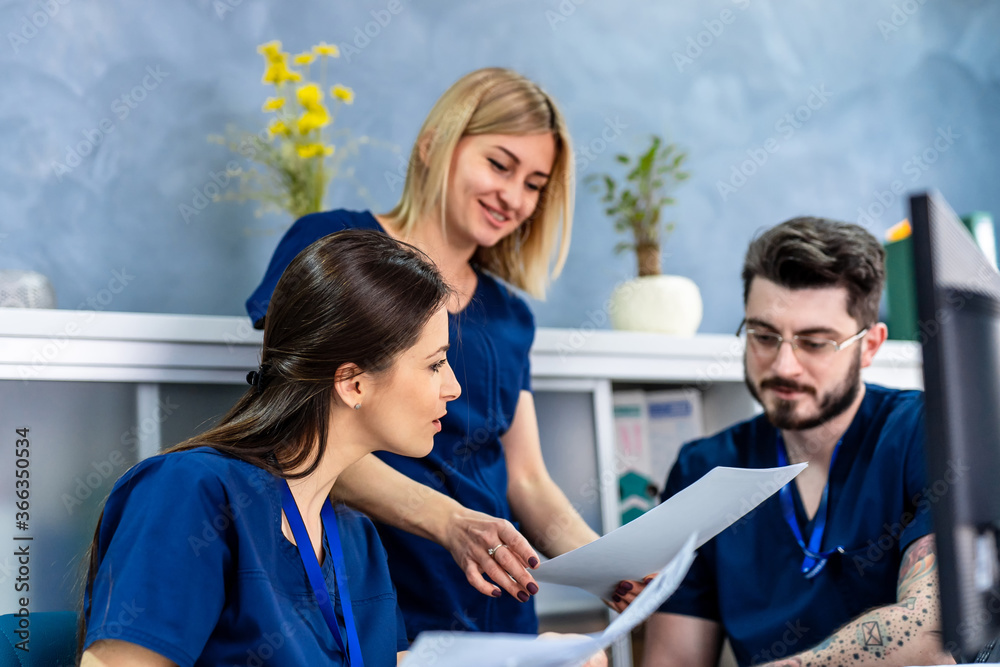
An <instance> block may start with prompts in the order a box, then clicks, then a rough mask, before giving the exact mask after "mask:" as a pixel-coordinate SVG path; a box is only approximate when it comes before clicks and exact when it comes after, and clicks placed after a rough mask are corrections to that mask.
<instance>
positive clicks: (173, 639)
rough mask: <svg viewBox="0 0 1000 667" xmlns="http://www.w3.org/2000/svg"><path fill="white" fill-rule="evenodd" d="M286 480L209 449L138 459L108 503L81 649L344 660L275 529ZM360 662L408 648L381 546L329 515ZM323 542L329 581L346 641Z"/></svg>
mask: <svg viewBox="0 0 1000 667" xmlns="http://www.w3.org/2000/svg"><path fill="white" fill-rule="evenodd" d="M281 484H282V481H281V480H279V479H278V478H276V477H274V476H273V475H271V474H270V473H268V472H266V471H264V470H262V469H260V468H258V467H256V466H254V465H252V464H249V463H246V462H243V461H239V460H237V459H234V458H231V457H229V456H225V455H222V454H220V453H219V452H217V451H215V450H214V449H211V448H208V447H201V448H198V449H194V450H190V451H185V452H175V453H170V454H161V455H159V456H154V457H151V458H148V459H146V460H144V461H141V462H140V463H139V464H137V465H136V466H134V467H133V468H131V469H130V470H129V471H128V472H126V473H125V474H124V475H122V477H121V478H120V479H119V480H118V482H117V483H116V484H115V487H114V489H113V490H112V491H111V496H110V497H109V498H108V501H107V504H106V505H105V508H104V517H103V519H102V521H101V526H100V532H99V539H98V545H97V547H98V551H97V557H98V569H97V574H96V577H95V579H94V584H93V591H92V594H91V595H89V596H88V597H87V600H86V603H85V604H86V605H87V607H86V609H88V610H89V613H88V620H87V637H86V642H85V644H86V646H89V645H90V644H92V643H93V642H95V641H98V640H100V639H118V640H122V641H127V642H131V643H133V644H138V645H140V646H144V647H146V648H148V649H150V650H152V651H155V652H157V653H159V654H160V655H163V656H165V657H167V658H169V659H170V660H172V661H173V662H175V663H177V664H178V665H180V666H181V667H188V666H190V665H247V664H257V665H289V666H295V665H302V666H305V665H318V664H324V665H341V664H345V663H346V661H345V659H344V655H343V653H342V652H341V650H340V648H339V647H338V645H337V642H336V640H335V639H334V637H333V634H332V633H331V632H330V628H329V626H327V624H326V621H325V620H324V618H323V615H322V612H321V611H320V609H319V606H318V604H317V603H316V597H315V594H314V593H313V590H312V587H311V586H310V585H309V581H308V579H307V577H306V571H305V567H304V566H303V564H302V559H301V557H300V555H299V552H298V549H297V548H296V546H295V545H294V544H292V543H291V542H289V541H288V540H287V539H286V538H285V536H284V535H283V534H282V532H281V486H280V485H281ZM337 525H338V527H339V532H340V539H341V546H342V549H343V552H344V565H345V568H346V570H347V581H348V584H347V586H348V588H349V589H350V594H351V602H352V607H353V610H354V617H355V623H356V627H357V630H358V635H359V637H360V641H361V652H362V654H363V656H364V662H365V664H366V665H371V666H372V667H380V666H383V665H395V664H396V652H397V651H404V650H406V649H407V648H408V645H409V644H408V642H407V640H406V631H405V628H404V627H403V619H402V616H401V614H400V613H399V607H398V605H397V603H396V594H395V591H394V590H393V587H392V580H391V578H390V577H389V569H388V567H387V564H386V557H385V550H384V549H383V548H382V545H381V544H380V543H379V538H378V534H377V533H376V531H375V528H374V526H373V525H372V523H371V521H369V520H368V519H367V518H366V517H365V516H363V515H361V514H359V513H357V512H354V511H352V510H347V509H345V508H340V509H339V510H338V512H337ZM326 538H327V536H326V535H325V534H324V536H323V545H324V547H323V548H324V550H325V552H326V553H325V558H324V560H323V565H322V571H323V578H324V579H325V581H326V584H327V588H328V590H329V591H330V593H331V596H332V597H333V599H334V608H335V611H336V614H337V617H338V619H339V621H340V625H341V636H344V637H346V636H347V635H346V634H345V630H344V627H343V624H344V619H343V613H342V611H341V605H340V594H339V591H337V586H336V579H335V576H334V570H333V558H332V557H331V555H330V551H329V544H328V542H327V539H326Z"/></svg>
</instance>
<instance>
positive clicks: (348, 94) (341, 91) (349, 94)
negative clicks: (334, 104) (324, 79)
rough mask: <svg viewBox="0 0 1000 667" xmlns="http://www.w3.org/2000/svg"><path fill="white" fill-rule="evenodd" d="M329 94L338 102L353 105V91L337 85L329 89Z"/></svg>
mask: <svg viewBox="0 0 1000 667" xmlns="http://www.w3.org/2000/svg"><path fill="white" fill-rule="evenodd" d="M330 94H331V95H333V96H334V97H336V98H337V99H338V100H343V101H344V102H345V103H346V104H353V103H354V91H353V90H351V89H350V88H348V87H347V86H342V85H340V84H339V83H338V84H337V85H336V86H334V87H333V88H331V89H330Z"/></svg>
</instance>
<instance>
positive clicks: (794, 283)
mask: <svg viewBox="0 0 1000 667" xmlns="http://www.w3.org/2000/svg"><path fill="white" fill-rule="evenodd" d="M757 277H760V278H765V279H767V280H770V281H771V282H773V283H776V284H778V285H780V286H782V287H785V288H787V289H805V288H811V287H837V286H843V287H846V288H847V312H848V314H849V315H850V316H851V317H853V318H854V319H855V320H857V321H858V324H859V325H861V326H863V327H870V326H871V325H873V324H875V323H876V322H878V306H879V300H880V299H881V297H882V285H883V284H884V283H885V250H884V249H883V248H882V244H880V243H879V242H878V240H877V239H876V238H875V237H874V236H872V235H871V233H869V232H868V230H866V229H864V228H863V227H860V226H858V225H854V224H850V223H846V222H837V221H835V220H826V219H824V218H809V217H803V218H792V219H791V220H786V221H785V222H783V223H781V224H780V225H777V226H775V227H772V228H771V229H768V230H767V231H766V232H764V233H763V234H761V235H760V236H758V237H757V238H755V239H754V240H753V241H752V242H751V243H750V247H749V248H748V249H747V254H746V259H745V260H744V262H743V303H744V304H746V302H747V297H748V296H749V295H750V283H751V282H753V279H754V278H757Z"/></svg>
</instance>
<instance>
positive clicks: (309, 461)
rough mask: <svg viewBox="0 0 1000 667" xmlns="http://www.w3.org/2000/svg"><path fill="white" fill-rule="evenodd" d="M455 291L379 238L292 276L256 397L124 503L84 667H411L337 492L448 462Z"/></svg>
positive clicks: (374, 570)
mask: <svg viewBox="0 0 1000 667" xmlns="http://www.w3.org/2000/svg"><path fill="white" fill-rule="evenodd" d="M448 294H449V292H448V288H447V287H446V286H445V283H444V282H443V281H442V280H441V278H440V276H439V274H438V272H437V271H436V269H435V268H434V267H433V265H432V264H430V263H429V262H428V261H427V260H426V259H425V258H424V257H422V255H421V253H419V251H416V250H415V249H414V248H412V247H409V246H406V245H404V244H400V243H397V242H395V241H393V240H392V239H390V238H389V237H387V236H385V235H383V234H377V233H373V232H365V231H345V232H341V233H338V234H334V235H331V236H327V237H325V238H323V239H321V240H320V241H317V242H316V243H314V244H312V245H311V246H310V247H309V248H308V249H306V250H305V251H304V252H303V253H301V254H300V255H299V256H298V257H297V258H296V259H295V260H294V261H293V262H292V263H291V264H290V265H289V267H288V269H287V270H286V271H285V274H284V275H283V276H282V278H281V280H280V281H279V282H278V285H277V287H276V289H275V292H274V298H273V299H272V301H271V308H270V312H269V314H268V318H267V326H266V328H265V331H264V341H263V348H262V353H261V366H260V369H259V370H258V371H255V372H253V373H252V374H251V375H250V377H249V380H250V381H251V383H252V385H253V386H251V387H250V388H249V389H248V391H247V393H246V394H245V395H244V396H243V398H241V399H240V401H239V402H238V403H237V404H236V406H235V407H234V408H233V409H232V410H231V411H230V412H229V414H228V415H226V416H225V417H224V418H223V419H222V421H221V422H220V423H219V425H218V426H216V427H214V428H212V429H210V430H209V431H207V432H205V433H203V434H201V435H199V436H196V437H195V438H192V439H191V440H188V441H186V442H184V443H182V444H180V445H178V446H176V447H174V448H173V449H172V450H171V451H169V452H167V453H164V454H161V455H159V456H155V457H152V458H149V459H146V460H144V461H142V462H140V463H139V464H138V465H136V466H134V467H133V468H131V469H130V470H129V471H128V472H126V473H125V474H124V475H123V476H122V477H121V479H119V480H118V482H117V483H116V485H115V487H114V489H113V491H112V492H111V495H110V497H109V498H108V501H107V504H106V505H105V508H104V512H103V514H102V518H101V520H100V522H99V526H98V529H97V532H96V535H95V538H94V543H93V545H92V549H91V558H90V568H89V573H88V580H87V585H86V593H85V601H84V614H83V618H82V623H81V625H82V628H81V629H82V633H81V649H83V650H84V652H83V655H82V663H81V664H82V665H85V666H90V665H109V666H110V665H171V664H177V665H236V664H242V665H283V666H284V665H319V664H323V665H331V664H345V663H347V662H348V660H347V656H348V655H349V656H350V664H352V665H354V666H355V667H358V666H360V665H362V664H365V665H368V666H369V667H373V666H382V665H390V664H396V661H397V652H399V651H403V650H405V648H406V647H407V640H406V634H405V630H404V628H403V623H402V618H401V616H400V614H399V610H398V606H397V603H396V594H395V590H394V588H393V585H392V582H391V580H390V578H389V572H388V569H387V565H386V561H385V551H384V549H383V548H382V545H381V543H380V542H379V539H378V536H377V533H376V532H375V529H374V527H373V526H372V524H371V522H370V521H369V520H368V519H367V518H365V517H364V516H362V515H360V514H358V513H357V512H353V511H348V510H346V509H344V508H343V507H340V508H338V509H336V510H335V509H334V508H333V506H332V505H331V504H330V502H329V494H330V489H331V488H332V486H333V484H334V482H335V481H336V480H337V477H338V475H339V474H340V472H341V471H342V470H344V469H345V468H346V467H348V466H350V465H351V464H352V463H354V462H355V461H357V460H358V459H360V458H361V457H363V456H365V455H366V454H368V453H370V452H373V451H388V452H393V453H394V454H397V455H400V456H423V455H425V454H427V453H428V452H429V451H430V450H431V447H432V446H433V439H434V435H435V434H436V433H437V432H438V431H439V430H440V428H441V421H440V420H441V418H442V417H443V416H444V415H445V412H446V407H445V406H446V404H447V403H448V402H449V401H451V400H453V399H455V398H456V397H457V396H458V395H459V394H460V393H461V390H460V388H459V385H458V383H457V382H456V380H455V375H454V373H453V372H452V370H451V368H450V367H449V366H448V363H447V359H446V356H445V353H446V351H447V350H448V315H447V313H446V311H445V309H444V303H445V301H446V299H447V297H448Z"/></svg>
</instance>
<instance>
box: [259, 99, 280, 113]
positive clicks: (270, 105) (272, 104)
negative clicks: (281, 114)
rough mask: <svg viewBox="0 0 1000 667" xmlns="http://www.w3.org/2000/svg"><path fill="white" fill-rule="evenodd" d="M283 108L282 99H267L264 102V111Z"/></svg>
mask: <svg viewBox="0 0 1000 667" xmlns="http://www.w3.org/2000/svg"><path fill="white" fill-rule="evenodd" d="M283 106H285V98H284V97H269V98H267V100H266V101H265V102H264V107H263V109H264V111H277V110H278V109H280V108H281V107H283Z"/></svg>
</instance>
